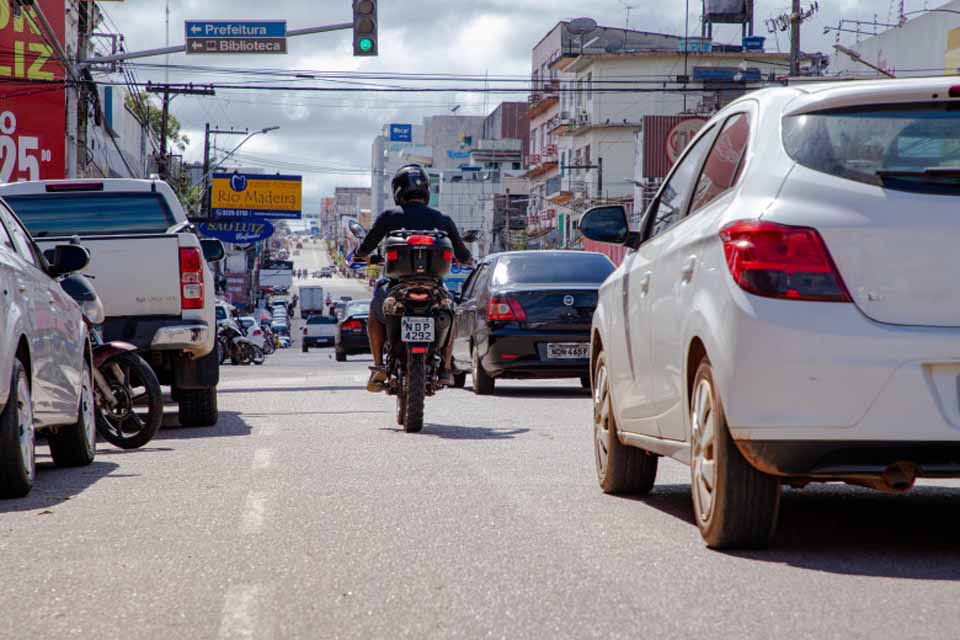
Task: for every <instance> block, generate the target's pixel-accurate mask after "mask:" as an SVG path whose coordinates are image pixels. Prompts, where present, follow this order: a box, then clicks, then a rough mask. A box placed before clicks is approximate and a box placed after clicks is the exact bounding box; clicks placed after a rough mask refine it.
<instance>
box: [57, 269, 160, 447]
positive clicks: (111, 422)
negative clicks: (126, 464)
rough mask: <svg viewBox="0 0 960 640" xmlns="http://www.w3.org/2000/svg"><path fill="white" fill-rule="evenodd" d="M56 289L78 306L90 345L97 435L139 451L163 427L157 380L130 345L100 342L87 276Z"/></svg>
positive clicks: (99, 307)
mask: <svg viewBox="0 0 960 640" xmlns="http://www.w3.org/2000/svg"><path fill="white" fill-rule="evenodd" d="M60 286H61V287H63V290H64V291H66V292H67V294H68V295H69V296H70V297H72V298H73V299H74V300H76V301H77V302H78V303H79V304H80V307H81V309H82V311H83V320H84V323H85V324H86V325H87V331H88V332H89V335H90V343H91V344H92V345H93V379H94V394H93V395H94V405H95V414H96V425H97V433H99V434H100V436H101V437H102V438H103V439H104V440H106V441H107V442H109V443H110V444H112V445H114V446H116V447H120V448H121V449H137V448H140V447H142V446H144V445H145V444H147V443H148V442H150V441H151V440H152V439H153V437H154V436H155V435H156V434H157V430H158V429H159V428H160V423H161V422H162V421H163V393H162V391H161V390H160V382H159V381H158V380H157V374H156V373H154V371H153V369H152V368H151V367H150V365H149V364H147V362H146V361H145V360H144V359H143V358H141V357H140V356H139V355H137V353H136V351H137V348H136V347H135V346H134V345H132V344H129V343H127V342H118V341H114V342H104V340H103V337H102V336H101V334H100V330H99V325H101V324H102V323H103V321H104V312H103V304H102V303H101V302H100V297H99V296H98V295H97V291H96V289H94V288H93V285H92V284H91V282H90V280H89V279H88V278H87V277H86V276H83V275H81V274H78V273H75V274H72V275H70V276H67V277H66V278H63V279H62V280H61V281H60ZM144 409H145V411H144Z"/></svg>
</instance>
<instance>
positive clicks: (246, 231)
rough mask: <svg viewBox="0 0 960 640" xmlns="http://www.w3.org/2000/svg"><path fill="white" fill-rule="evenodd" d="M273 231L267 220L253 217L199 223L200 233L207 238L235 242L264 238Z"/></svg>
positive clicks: (245, 242) (247, 241)
mask: <svg viewBox="0 0 960 640" xmlns="http://www.w3.org/2000/svg"><path fill="white" fill-rule="evenodd" d="M273 231H274V229H273V225H272V224H270V222H269V221H268V220H257V219H255V218H250V219H247V220H218V221H216V222H201V223H200V233H201V234H203V235H205V236H207V237H208V238H216V239H217V240H223V241H224V242H233V243H235V244H247V243H250V242H259V241H260V240H266V239H267V238H269V237H270V236H272V235H273Z"/></svg>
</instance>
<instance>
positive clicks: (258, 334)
mask: <svg viewBox="0 0 960 640" xmlns="http://www.w3.org/2000/svg"><path fill="white" fill-rule="evenodd" d="M253 335H255V336H262V335H263V331H260V329H254V330H253Z"/></svg>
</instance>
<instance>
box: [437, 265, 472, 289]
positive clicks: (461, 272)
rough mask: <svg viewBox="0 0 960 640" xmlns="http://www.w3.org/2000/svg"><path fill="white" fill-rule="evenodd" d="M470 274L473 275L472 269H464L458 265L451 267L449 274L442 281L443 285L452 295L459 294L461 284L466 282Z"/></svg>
mask: <svg viewBox="0 0 960 640" xmlns="http://www.w3.org/2000/svg"><path fill="white" fill-rule="evenodd" d="M471 273H473V267H465V266H462V265H459V264H454V265H451V267H450V273H449V274H448V275H447V277H446V278H444V279H443V283H444V284H445V285H447V289H449V290H450V291H451V292H452V293H460V289H462V288H463V283H464V282H466V281H467V278H469V277H470V274H471Z"/></svg>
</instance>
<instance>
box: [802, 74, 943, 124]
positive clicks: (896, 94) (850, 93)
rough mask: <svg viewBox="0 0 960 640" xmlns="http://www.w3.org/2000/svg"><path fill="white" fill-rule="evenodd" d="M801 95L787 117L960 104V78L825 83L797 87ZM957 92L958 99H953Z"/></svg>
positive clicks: (940, 77)
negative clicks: (880, 106)
mask: <svg viewBox="0 0 960 640" xmlns="http://www.w3.org/2000/svg"><path fill="white" fill-rule="evenodd" d="M793 88H794V90H796V91H797V92H798V96H797V98H795V99H794V100H793V101H792V102H791V103H790V104H789V105H788V106H787V108H786V110H785V113H784V114H785V115H799V114H802V113H810V112H812V111H822V110H825V109H842V108H844V107H855V106H859V105H864V104H868V105H869V104H903V103H909V102H944V103H955V104H960V78H957V77H955V76H954V77H951V76H936V77H930V78H904V79H899V80H894V79H890V80H854V81H849V82H824V83H819V82H818V83H815V84H809V85H800V86H795V87H793ZM951 89H953V90H954V91H955V92H956V93H955V95H956V97H954V98H951V97H950V93H951Z"/></svg>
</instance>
